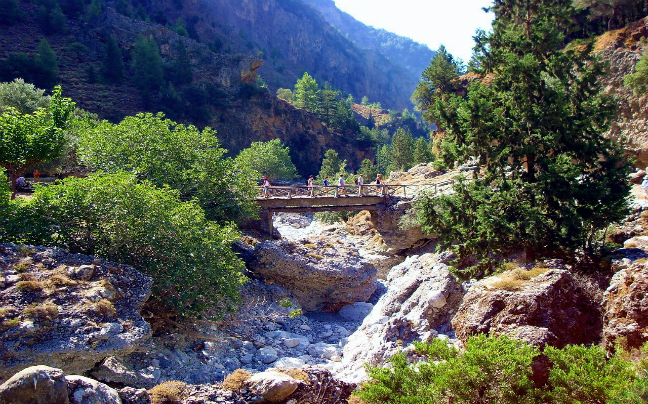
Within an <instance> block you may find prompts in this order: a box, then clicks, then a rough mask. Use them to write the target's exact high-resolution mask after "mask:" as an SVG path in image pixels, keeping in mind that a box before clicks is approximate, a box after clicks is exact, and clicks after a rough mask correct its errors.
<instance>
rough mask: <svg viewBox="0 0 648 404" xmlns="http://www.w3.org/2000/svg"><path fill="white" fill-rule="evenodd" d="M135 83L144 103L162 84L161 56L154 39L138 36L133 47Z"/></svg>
mask: <svg viewBox="0 0 648 404" xmlns="http://www.w3.org/2000/svg"><path fill="white" fill-rule="evenodd" d="M133 70H134V73H135V83H136V85H137V88H138V89H139V90H140V93H141V94H142V98H143V100H144V103H145V104H148V103H149V102H150V101H151V97H152V96H153V95H154V94H156V93H157V92H158V91H159V90H160V88H161V87H163V86H164V84H165V83H164V70H163V68H162V57H161V56H160V50H159V48H158V45H157V43H156V42H155V39H153V38H150V39H147V38H144V37H142V36H140V37H139V38H138V39H137V41H136V42H135V47H134V49H133Z"/></svg>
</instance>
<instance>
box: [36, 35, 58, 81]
mask: <svg viewBox="0 0 648 404" xmlns="http://www.w3.org/2000/svg"><path fill="white" fill-rule="evenodd" d="M34 62H35V66H36V69H37V71H38V73H37V74H36V77H35V83H34V84H36V86H37V87H41V88H52V87H54V85H55V84H56V82H57V81H58V71H59V70H58V62H57V60H56V53H54V50H53V49H52V47H51V46H50V44H49V42H47V40H46V39H42V40H41V41H40V43H39V44H38V47H37V48H36V57H35V58H34Z"/></svg>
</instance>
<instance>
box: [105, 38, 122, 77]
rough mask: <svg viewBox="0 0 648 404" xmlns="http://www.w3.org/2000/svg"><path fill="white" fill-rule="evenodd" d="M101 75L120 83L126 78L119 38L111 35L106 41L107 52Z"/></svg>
mask: <svg viewBox="0 0 648 404" xmlns="http://www.w3.org/2000/svg"><path fill="white" fill-rule="evenodd" d="M101 75H102V77H103V79H104V80H105V81H108V82H112V83H120V82H121V81H122V79H123V78H124V61H123V59H122V53H121V50H120V49H119V45H117V40H115V38H114V37H113V36H112V35H110V36H108V41H107V42H106V52H105V54H104V58H103V61H102V63H101Z"/></svg>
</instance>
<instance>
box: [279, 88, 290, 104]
mask: <svg viewBox="0 0 648 404" xmlns="http://www.w3.org/2000/svg"><path fill="white" fill-rule="evenodd" d="M277 98H280V99H282V100H284V101H288V102H292V101H293V92H292V90H291V89H289V88H280V89H278V90H277Z"/></svg>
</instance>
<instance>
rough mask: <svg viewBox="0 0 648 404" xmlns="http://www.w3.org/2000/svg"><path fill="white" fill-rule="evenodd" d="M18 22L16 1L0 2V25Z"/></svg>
mask: <svg viewBox="0 0 648 404" xmlns="http://www.w3.org/2000/svg"><path fill="white" fill-rule="evenodd" d="M20 20H21V15H20V9H19V8H18V0H0V25H12V24H14V23H16V22H18V21H20Z"/></svg>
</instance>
